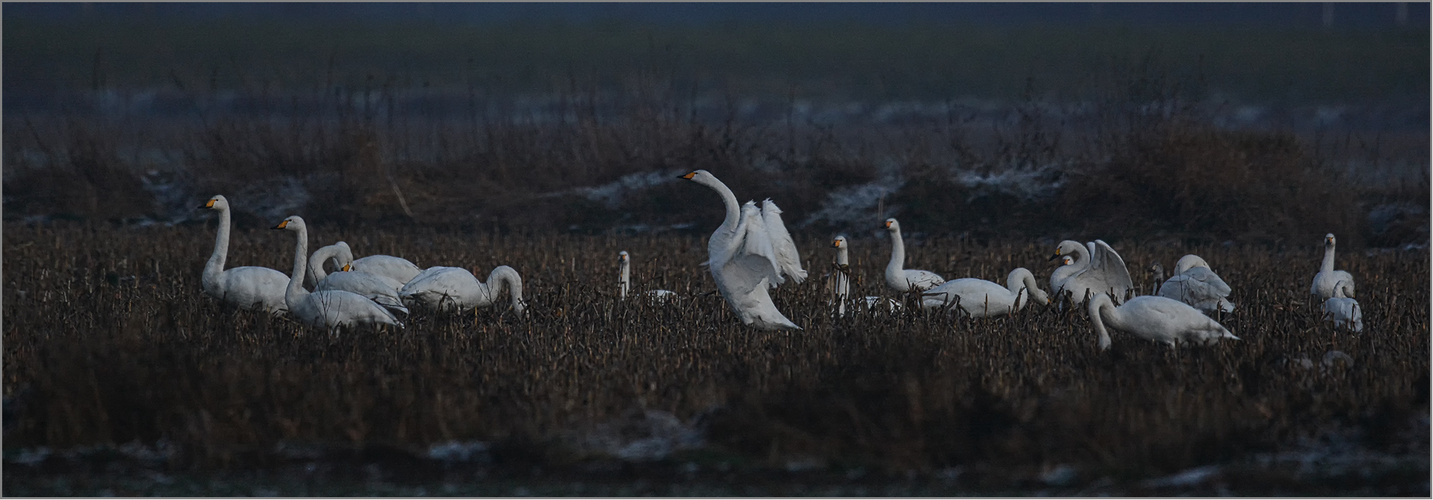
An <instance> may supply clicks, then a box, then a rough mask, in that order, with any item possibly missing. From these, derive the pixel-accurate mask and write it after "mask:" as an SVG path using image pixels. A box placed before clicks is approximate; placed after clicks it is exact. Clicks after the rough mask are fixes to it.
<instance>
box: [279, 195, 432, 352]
mask: <svg viewBox="0 0 1433 500" xmlns="http://www.w3.org/2000/svg"><path fill="white" fill-rule="evenodd" d="M274 229H284V230H288V231H293V232H294V234H295V235H296V236H297V238H296V239H297V242H296V243H295V245H294V270H293V274H292V275H290V277H289V284H288V289H287V290H286V291H285V293H284V299H285V301H286V302H287V303H288V306H289V312H290V313H292V314H293V315H294V316H296V317H298V319H299V321H302V322H303V323H304V324H307V325H309V326H312V327H315V328H327V329H328V330H329V331H334V330H336V329H338V328H346V327H353V326H358V325H394V326H398V327H402V326H403V324H402V323H400V322H399V321H398V318H397V317H394V316H393V313H391V312H389V311H388V309H385V308H384V307H383V306H381V305H378V303H376V302H374V301H372V300H369V298H368V297H364V296H362V295H359V294H356V293H353V292H350V291H346V290H320V291H315V292H309V291H308V290H304V288H303V278H304V274H305V271H307V269H306V268H307V267H308V226H307V225H305V224H304V219H303V217H299V216H297V215H291V216H289V217H288V218H286V219H284V220H283V222H280V223H279V225H277V226H274Z"/></svg>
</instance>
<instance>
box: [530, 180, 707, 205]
mask: <svg viewBox="0 0 1433 500" xmlns="http://www.w3.org/2000/svg"><path fill="white" fill-rule="evenodd" d="M678 175H680V174H679V173H677V172H662V171H653V172H640V173H635V174H627V175H624V176H622V177H621V178H619V179H617V180H615V181H612V182H609V183H606V184H603V185H600V186H584V187H576V188H572V189H564V190H562V191H557V192H552V193H546V194H543V195H541V196H540V197H541V198H558V197H562V196H573V195H576V196H581V197H583V198H587V199H588V200H591V201H595V202H597V203H601V204H602V206H604V207H607V208H608V209H609V210H616V209H617V207H619V206H621V205H622V201H623V200H625V199H626V197H627V195H628V194H630V193H633V192H640V191H645V190H648V189H651V188H653V187H656V186H660V185H662V184H669V183H671V182H673V181H676V180H677V176H678Z"/></svg>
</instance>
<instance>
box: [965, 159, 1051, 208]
mask: <svg viewBox="0 0 1433 500" xmlns="http://www.w3.org/2000/svg"><path fill="white" fill-rule="evenodd" d="M1062 168H1064V167H1063V166H1060V165H1042V166H1039V167H1035V168H1006V169H1002V170H999V171H984V172H977V171H973V170H967V171H963V172H960V173H958V174H956V175H955V182H956V183H958V184H960V185H961V186H964V187H965V188H967V189H969V190H971V191H972V192H971V195H970V196H971V198H972V199H973V198H974V197H976V196H979V195H981V194H986V193H1002V194H1007V195H1010V196H1014V197H1016V198H1019V199H1021V200H1024V201H1033V200H1039V199H1043V198H1047V197H1049V196H1050V195H1053V194H1055V193H1056V192H1058V191H1059V190H1060V188H1061V187H1063V186H1064V181H1063V179H1062V178H1061V177H1062V176H1061V174H1060V171H1061V169H1062ZM967 201H969V200H967Z"/></svg>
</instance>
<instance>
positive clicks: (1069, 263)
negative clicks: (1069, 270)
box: [1060, 255, 1159, 266]
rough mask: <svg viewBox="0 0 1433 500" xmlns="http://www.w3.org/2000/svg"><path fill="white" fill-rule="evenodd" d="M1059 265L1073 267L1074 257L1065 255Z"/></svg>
mask: <svg viewBox="0 0 1433 500" xmlns="http://www.w3.org/2000/svg"><path fill="white" fill-rule="evenodd" d="M1060 265H1065V266H1073V265H1075V258H1074V257H1071V256H1069V255H1066V256H1065V257H1064V258H1062V259H1060ZM1155 265H1156V266H1158V265H1159V264H1155Z"/></svg>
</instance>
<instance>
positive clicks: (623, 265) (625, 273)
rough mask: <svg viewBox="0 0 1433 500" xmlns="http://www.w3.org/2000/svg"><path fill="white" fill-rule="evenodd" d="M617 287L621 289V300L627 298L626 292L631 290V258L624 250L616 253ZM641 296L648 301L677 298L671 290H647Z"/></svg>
mask: <svg viewBox="0 0 1433 500" xmlns="http://www.w3.org/2000/svg"><path fill="white" fill-rule="evenodd" d="M617 285H618V287H619V288H620V289H621V294H622V298H623V299H626V298H627V292H628V290H630V289H631V288H632V257H631V256H630V255H628V254H627V251H626V250H623V251H621V252H618V253H617ZM642 295H643V296H645V297H647V299H648V300H654V301H666V300H669V299H672V298H674V297H676V296H677V292H673V291H671V290H647V291H645V292H642Z"/></svg>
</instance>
